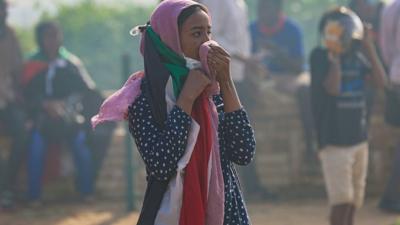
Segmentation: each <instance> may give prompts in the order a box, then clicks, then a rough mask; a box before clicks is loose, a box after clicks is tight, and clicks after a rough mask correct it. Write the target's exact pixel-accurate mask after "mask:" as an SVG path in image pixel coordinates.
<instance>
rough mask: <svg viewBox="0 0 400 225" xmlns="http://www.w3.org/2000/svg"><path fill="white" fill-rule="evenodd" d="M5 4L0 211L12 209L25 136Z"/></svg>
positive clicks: (0, 16)
mask: <svg viewBox="0 0 400 225" xmlns="http://www.w3.org/2000/svg"><path fill="white" fill-rule="evenodd" d="M6 19H7V2H6V1H5V0H0V135H1V136H6V137H8V138H9V139H10V140H11V146H10V148H9V149H3V147H4V146H2V147H1V149H0V207H1V208H3V209H10V208H13V206H14V203H13V202H14V196H15V188H16V187H15V186H16V178H17V174H18V170H19V167H20V165H21V160H22V155H23V152H24V147H25V146H24V144H25V140H26V132H25V127H24V126H25V125H24V114H23V111H22V110H21V107H20V101H19V97H20V94H19V92H18V91H17V90H18V81H19V79H20V73H21V69H22V54H21V49H20V46H19V44H18V40H17V38H16V37H15V34H14V31H13V30H12V29H11V28H10V27H9V26H8V25H7V23H6Z"/></svg>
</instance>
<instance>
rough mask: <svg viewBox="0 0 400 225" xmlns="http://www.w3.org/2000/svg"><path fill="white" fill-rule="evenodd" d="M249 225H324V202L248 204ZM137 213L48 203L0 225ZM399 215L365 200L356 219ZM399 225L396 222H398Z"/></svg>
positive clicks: (112, 218)
mask: <svg viewBox="0 0 400 225" xmlns="http://www.w3.org/2000/svg"><path fill="white" fill-rule="evenodd" d="M249 211H250V214H251V219H252V222H253V225H328V223H327V215H328V208H327V206H326V203H325V201H323V200H313V201H303V200H302V201H299V200H291V201H288V202H282V203H276V204H250V206H249ZM137 215H138V214H137V213H124V206H123V203H121V202H108V203H107V202H100V201H98V202H95V203H92V204H77V203H63V204H60V203H58V204H55V203H48V204H47V205H46V206H43V207H41V208H35V209H32V208H21V209H19V210H18V211H16V212H1V213H0V225H128V224H129V225H132V224H135V222H136V220H137ZM397 220H399V221H400V214H398V215H393V214H386V213H383V212H381V211H379V210H378V209H377V208H376V201H375V200H369V201H367V203H366V205H365V207H364V208H363V209H362V210H360V212H359V213H358V214H357V217H356V224H360V225H394V224H396V221H397ZM399 224H400V223H399Z"/></svg>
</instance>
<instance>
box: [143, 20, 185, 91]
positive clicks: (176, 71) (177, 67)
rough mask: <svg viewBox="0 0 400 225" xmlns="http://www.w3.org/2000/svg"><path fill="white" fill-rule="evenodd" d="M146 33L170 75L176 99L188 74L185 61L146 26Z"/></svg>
mask: <svg viewBox="0 0 400 225" xmlns="http://www.w3.org/2000/svg"><path fill="white" fill-rule="evenodd" d="M146 33H147V34H148V35H149V37H150V39H151V41H152V42H153V44H154V46H155V48H156V49H157V52H158V54H160V57H161V60H162V62H163V64H164V66H165V67H166V68H167V70H168V71H169V72H170V73H171V76H172V85H173V89H174V95H175V97H178V96H179V93H180V92H181V90H182V87H183V84H184V83H185V80H186V77H187V75H188V74H189V69H188V68H187V67H186V60H185V59H184V58H183V57H182V56H180V55H179V54H177V53H176V52H174V51H173V50H172V49H170V48H169V47H168V46H167V45H165V44H164V42H162V40H161V38H160V36H158V34H156V33H155V32H154V30H153V28H151V26H147V29H146Z"/></svg>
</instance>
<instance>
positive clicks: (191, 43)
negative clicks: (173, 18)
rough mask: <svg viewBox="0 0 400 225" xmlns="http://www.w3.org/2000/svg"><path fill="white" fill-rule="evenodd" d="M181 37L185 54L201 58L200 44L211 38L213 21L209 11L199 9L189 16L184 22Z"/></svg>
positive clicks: (197, 58) (180, 32)
mask: <svg viewBox="0 0 400 225" xmlns="http://www.w3.org/2000/svg"><path fill="white" fill-rule="evenodd" d="M179 39H180V44H181V48H182V51H183V54H184V55H185V56H186V57H190V58H193V59H196V60H200V56H199V48H200V46H201V45H202V44H203V43H204V42H206V41H209V40H210V39H211V23H210V19H209V17H208V15H207V13H205V12H204V11H203V10H198V11H196V12H195V13H193V14H192V15H191V16H189V17H188V18H187V19H186V21H185V22H184V23H183V24H182V27H181V29H180V31H179Z"/></svg>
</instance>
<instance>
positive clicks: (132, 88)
mask: <svg viewBox="0 0 400 225" xmlns="http://www.w3.org/2000/svg"><path fill="white" fill-rule="evenodd" d="M211 26H212V23H211V19H210V16H209V14H208V10H207V8H206V7H205V6H204V5H201V4H200V3H197V2H194V1H190V0H166V1H163V2H162V3H160V4H159V5H158V6H157V8H156V9H155V10H154V11H153V13H152V15H151V17H150V22H149V23H148V24H146V25H142V26H137V27H136V28H135V29H134V30H133V31H132V32H131V33H133V34H137V33H139V31H140V33H141V36H142V42H141V43H142V47H141V52H142V54H143V57H144V71H139V72H137V73H135V74H133V75H132V76H131V77H130V78H129V80H128V81H127V82H126V83H125V85H124V86H123V87H122V88H121V89H120V90H119V91H117V92H116V93H115V94H113V95H112V96H111V97H110V98H109V99H108V100H106V101H105V102H104V104H103V105H102V107H101V108H100V112H99V114H98V115H97V116H95V117H94V118H93V120H92V121H93V125H96V124H98V123H99V122H102V121H107V120H122V119H124V118H125V119H127V120H128V122H129V128H130V132H131V134H132V136H133V137H134V139H135V142H136V145H137V147H138V151H139V152H140V155H141V156H142V159H143V161H144V163H145V165H146V172H147V179H146V180H147V189H146V194H145V197H144V202H143V207H142V212H141V215H140V217H139V222H138V224H146V225H148V224H181V225H186V224H187V225H204V224H213V225H222V224H226V225H228V224H243V225H247V224H250V223H251V222H250V219H249V215H248V212H247V209H246V205H245V202H244V199H243V197H242V192H241V190H240V185H239V181H238V178H237V175H236V169H235V165H243V166H244V165H247V164H249V163H250V162H251V160H252V159H253V157H254V153H255V140H254V133H253V129H252V128H251V125H250V122H249V120H248V118H247V113H246V112H245V110H244V108H243V106H242V105H241V103H240V100H239V97H238V95H237V94H236V90H235V84H234V82H233V81H232V78H231V74H230V69H229V68H230V56H229V54H228V53H227V52H226V51H225V50H224V49H223V48H222V47H221V46H219V44H218V43H217V42H215V41H213V40H212V36H211V30H212V28H211Z"/></svg>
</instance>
